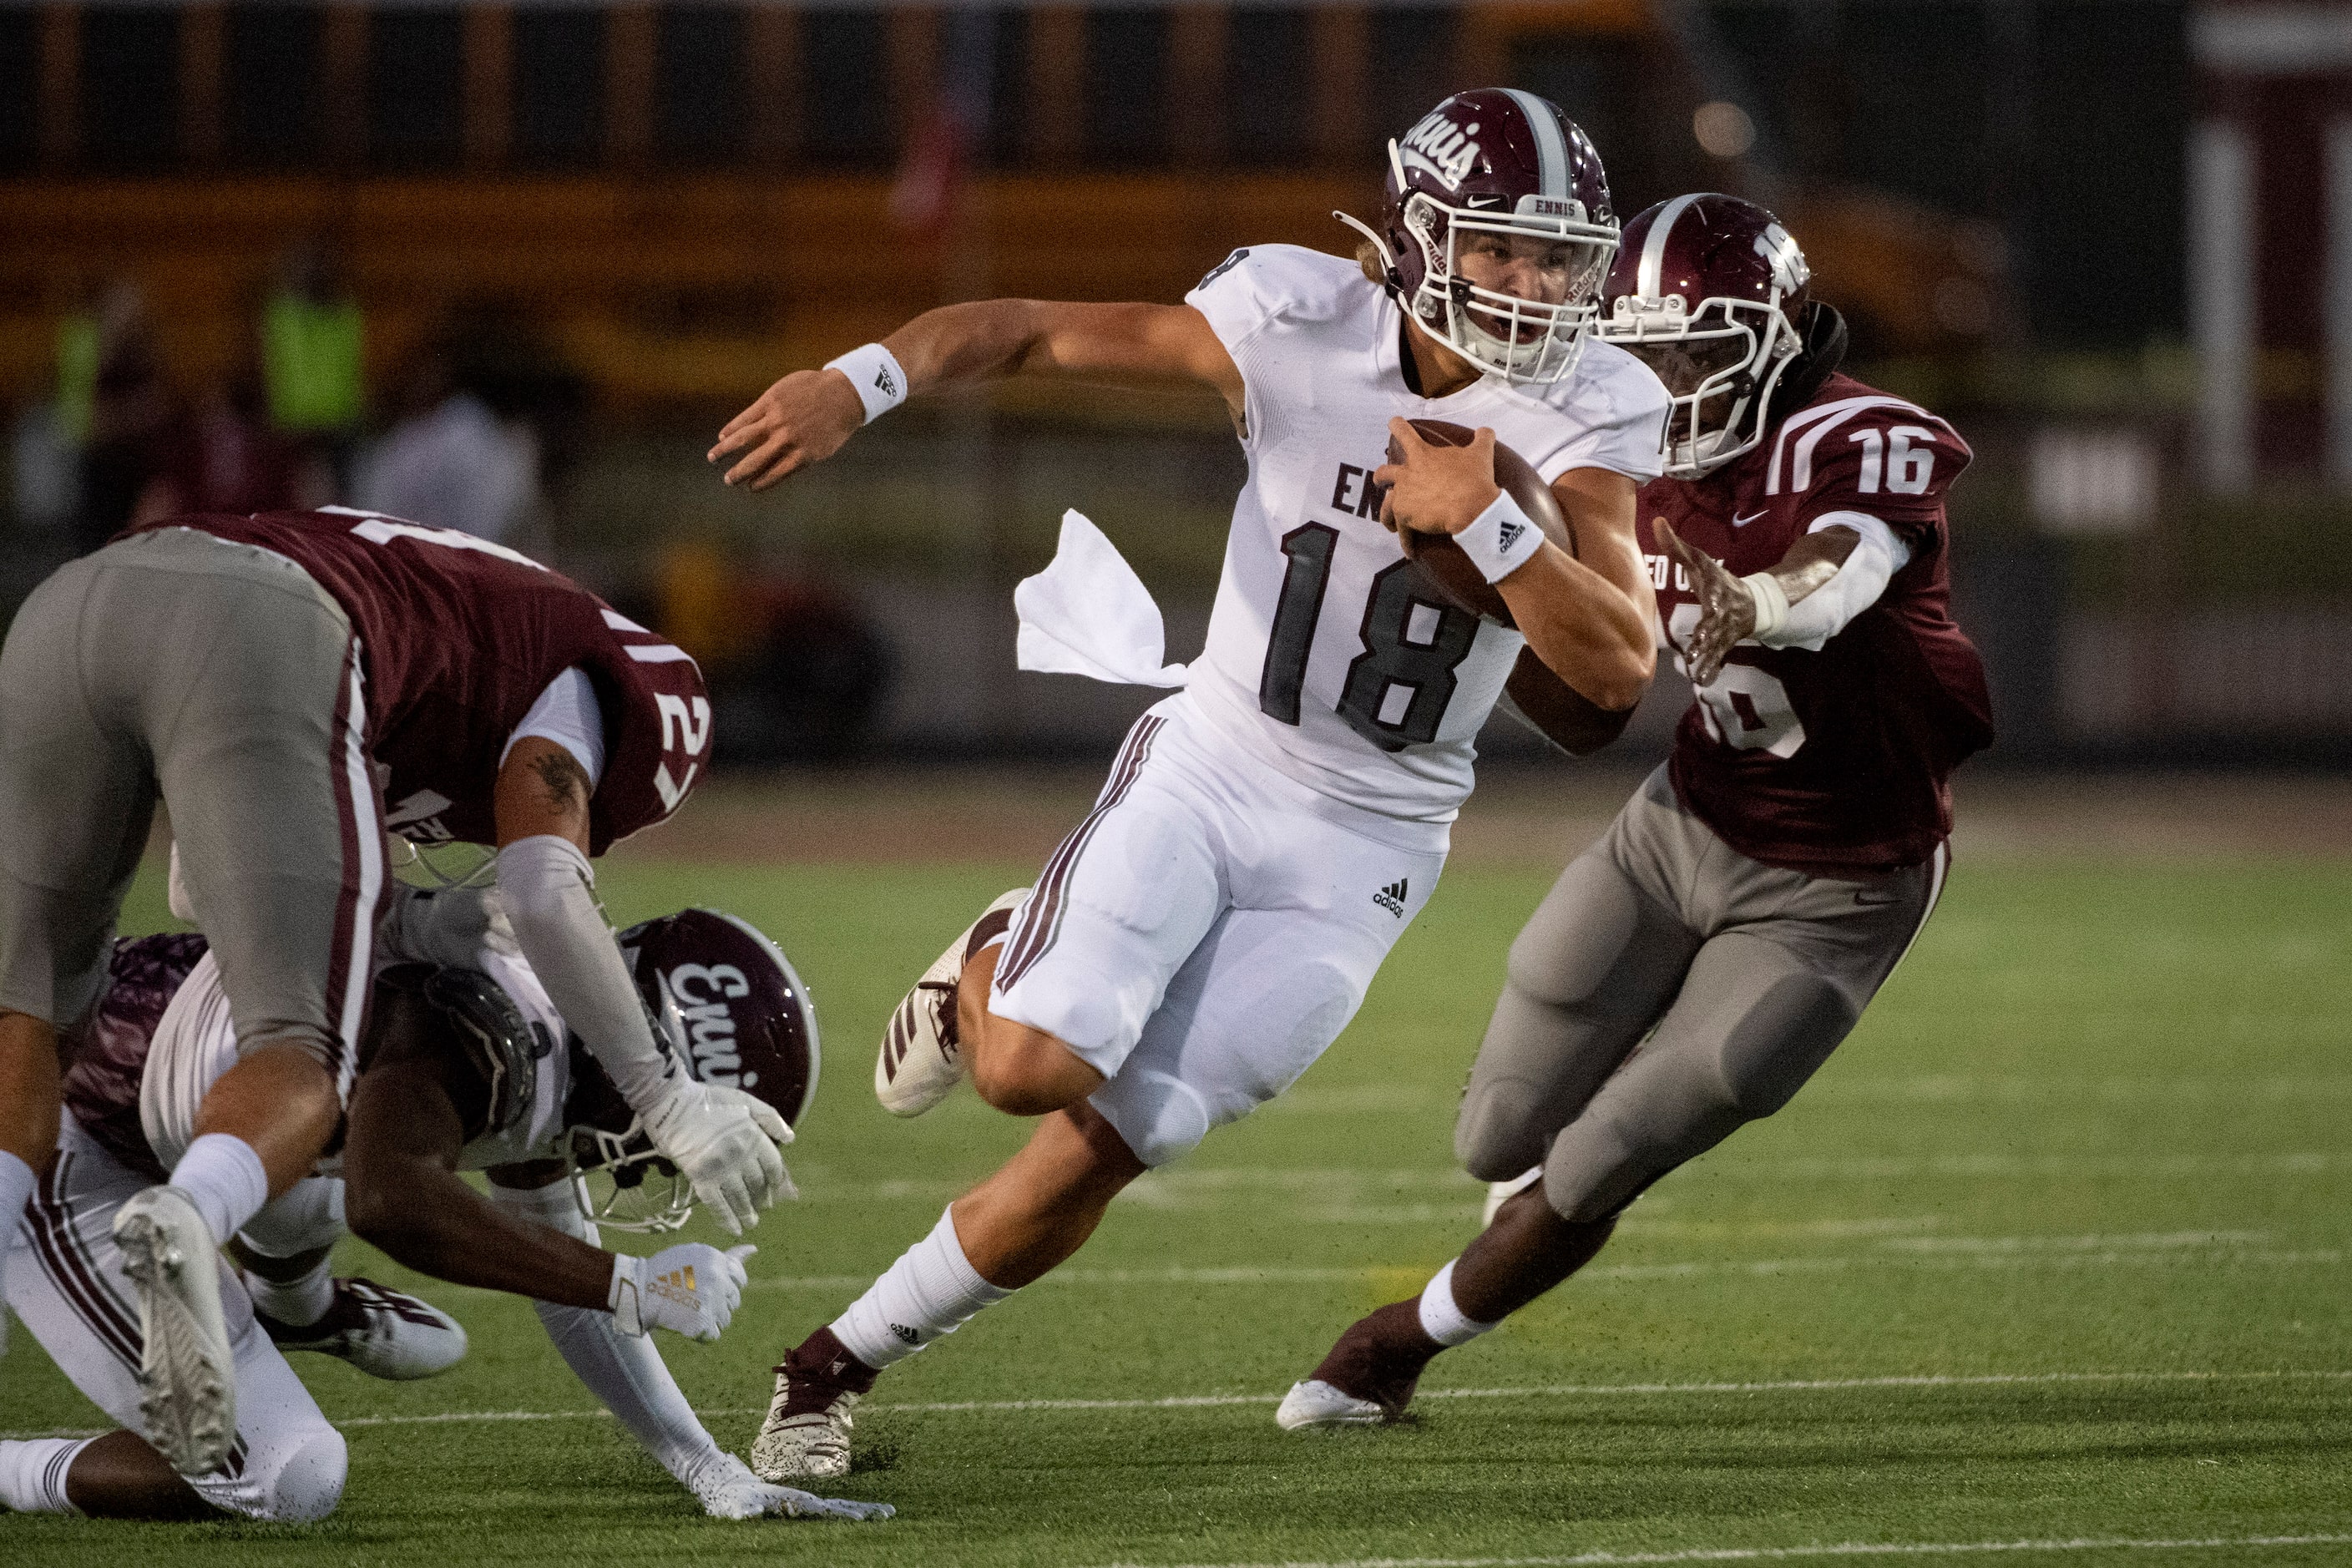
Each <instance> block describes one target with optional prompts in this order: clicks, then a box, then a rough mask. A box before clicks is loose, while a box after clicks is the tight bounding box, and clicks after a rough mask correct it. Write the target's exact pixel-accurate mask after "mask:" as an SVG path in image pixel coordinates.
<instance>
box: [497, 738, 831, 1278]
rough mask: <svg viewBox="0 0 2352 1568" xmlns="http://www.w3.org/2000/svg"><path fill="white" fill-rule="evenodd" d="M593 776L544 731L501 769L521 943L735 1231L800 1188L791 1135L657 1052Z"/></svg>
mask: <svg viewBox="0 0 2352 1568" xmlns="http://www.w3.org/2000/svg"><path fill="white" fill-rule="evenodd" d="M589 793H590V791H589V784H588V775H587V773H586V770H584V769H583V768H582V767H581V765H580V763H579V761H578V759H576V758H574V757H573V756H572V753H571V752H568V751H566V750H565V749H564V748H563V747H562V746H561V745H559V744H557V743H556V742H553V741H551V740H549V739H548V738H547V737H546V736H544V735H525V736H523V737H522V738H521V739H520V740H519V741H517V742H515V743H514V746H513V748H512V749H511V750H510V751H509V752H508V753H507V760H506V762H505V763H504V764H503V765H501V766H500V768H499V779H498V791H497V795H496V796H495V805H496V811H497V817H498V833H499V900H500V901H501V903H502V904H503V905H504V907H505V910H506V914H507V919H508V920H509V921H510V922H512V924H513V927H514V940H515V945H516V946H518V947H520V949H521V950H522V955H523V957H525V958H526V959H529V960H530V967H531V969H532V971H533V972H534V973H537V974H538V976H539V981H540V984H542V985H544V986H546V987H547V994H548V998H549V999H550V1000H551V1001H552V1002H553V1003H554V1004H555V1007H556V1011H557V1012H559V1013H561V1014H562V1015H563V1018H564V1021H565V1022H566V1023H567V1024H569V1025H571V1026H572V1028H573V1029H575V1030H577V1031H578V1032H579V1035H580V1037H581V1038H582V1039H583V1040H585V1041H586V1042H587V1044H588V1048H589V1050H590V1051H592V1052H593V1053H594V1055H595V1058H596V1060H597V1061H598V1062H599V1063H600V1064H602V1065H603V1067H604V1070H605V1071H606V1072H607V1073H609V1074H611V1075H612V1079H613V1083H614V1087H615V1088H617V1089H619V1090H620V1091H621V1098H622V1099H624V1100H627V1101H628V1103H629V1108H630V1109H631V1110H635V1112H636V1113H637V1114H638V1115H639V1116H641V1117H643V1118H644V1119H645V1126H646V1132H647V1133H648V1134H649V1135H650V1136H651V1137H652V1138H653V1141H654V1144H655V1146H656V1148H658V1149H659V1150H660V1151H661V1152H662V1153H663V1155H664V1156H665V1157H667V1159H668V1160H669V1161H670V1162H671V1163H673V1164H675V1165H677V1168H678V1169H679V1170H681V1171H684V1172H685V1173H686V1174H687V1179H688V1181H690V1182H692V1183H693V1184H694V1194H695V1196H696V1197H697V1198H698V1199H699V1200H700V1201H702V1202H703V1203H706V1204H708V1205H709V1206H710V1209H711V1212H712V1214H713V1215H716V1216H717V1218H718V1220H719V1223H720V1224H721V1225H723V1226H726V1227H727V1228H728V1230H729V1231H730V1232H731V1233H733V1234H734V1235H737V1236H740V1235H742V1234H743V1232H744V1230H745V1229H747V1228H748V1227H750V1226H755V1225H757V1224H759V1223H760V1210H761V1209H762V1208H765V1207H766V1206H767V1205H770V1204H772V1203H773V1202H775V1201H776V1199H777V1198H779V1197H781V1196H782V1195H784V1194H786V1193H789V1192H790V1191H791V1190H792V1180H791V1178H790V1177H789V1176H788V1175H786V1174H785V1172H784V1160H783V1156H782V1154H779V1153H778V1152H776V1146H777V1145H778V1144H780V1143H788V1142H792V1130H791V1129H790V1128H789V1127H787V1126H785V1125H784V1121H783V1118H782V1116H781V1115H779V1114H777V1112H776V1110H775V1108H774V1107H772V1106H771V1105H769V1104H768V1103H767V1102H766V1101H764V1100H759V1099H757V1098H756V1097H754V1096H752V1095H750V1094H746V1093H744V1092H743V1091H742V1090H740V1089H732V1088H729V1087H727V1086H725V1085H722V1084H704V1083H698V1082H696V1081H695V1080H694V1079H693V1078H691V1077H690V1076H688V1074H686V1073H684V1072H680V1071H676V1070H673V1068H672V1066H671V1064H670V1062H669V1061H668V1059H667V1058H665V1057H664V1056H663V1055H662V1053H661V1052H660V1050H659V1049H657V1048H656V1046H655V1044H654V1036H653V1026H652V1025H650V1024H649V1023H647V1022H646V1013H645V1005H644V1003H643V1002H642V1001H640V1000H639V998H638V995H637V990H636V986H635V983H634V982H632V981H631V980H630V978H629V971H628V967H627V965H626V964H625V963H623V962H622V959H621V950H620V947H619V945H618V944H617V943H615V942H614V940H613V932H612V930H611V928H610V927H608V926H607V925H605V923H604V910H602V909H601V908H600V907H599V906H598V904H597V902H596V873H595V870H594V868H593V867H592V866H591V865H590V864H589V861H588V855H587V849H588V797H589Z"/></svg>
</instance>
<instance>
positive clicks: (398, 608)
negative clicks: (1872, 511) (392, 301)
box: [154, 507, 710, 855]
mask: <svg viewBox="0 0 2352 1568" xmlns="http://www.w3.org/2000/svg"><path fill="white" fill-rule="evenodd" d="M154 526H156V527H159V528H194V529H201V530H203V531H205V532H206V533H211V534H215V535H217V536H218V537H220V538H222V539H227V540H234V541H236V542H239V543H243V544H256V545H259V546H261V547H262V548H264V549H267V550H272V551H275V552H278V554H280V555H283V556H286V557H288V558H289V559H290V560H292V561H293V562H294V563H297V564H298V565H299V566H300V567H301V568H302V569H303V570H304V571H306V572H308V573H309V574H310V575H311V577H312V578H313V579H315V580H316V581H317V582H318V584H319V585H320V587H322V588H324V589H326V591H327V592H328V593H329V594H330V595H333V597H334V599H335V601H336V602H337V603H338V604H340V605H342V607H343V609H344V611H345V612H346V613H347V614H349V615H350V616H351V618H352V629H353V630H354V631H355V632H356V633H357V635H358V637H359V641H360V654H361V658H362V670H363V673H364V695H365V699H366V702H367V712H368V744H369V752H370V754H371V755H372V756H373V757H374V759H375V761H376V763H378V765H379V766H380V768H383V769H386V770H389V773H390V776H389V779H388V781H387V782H386V783H385V784H384V791H383V795H384V802H385V815H384V826H386V827H388V828H390V829H391V830H392V831H394V833H398V834H400V835H402V836H403V837H406V838H409V839H411V840H414V841H415V842H418V843H425V844H432V843H442V842H446V841H448V840H452V839H457V840H463V841H465V842H468V843H475V844H494V843H496V842H497V841H498V833H497V826H496V824H495V822H494V821H493V818H492V814H491V791H492V787H493V786H494V784H496V782H497V779H498V771H499V760H500V753H501V752H503V751H504V750H505V748H506V743H507V738H508V737H509V736H510V735H512V734H513V733H514V731H515V728H516V726H518V725H519V724H520V723H521V722H522V720H523V716H524V715H525V714H526V713H528V712H529V711H530V705H531V704H532V703H533V702H535V701H537V700H539V695H540V693H541V691H544V690H545V689H547V686H548V683H549V682H550V681H551V680H553V679H555V678H556V677H557V676H559V675H561V674H562V673H563V672H564V671H565V670H566V669H569V668H572V666H574V665H578V666H579V667H580V668H583V669H584V670H586V671H587V672H588V677H589V679H590V680H591V681H592V682H593V684H594V686H595V689H596V699H597V704H598V707H599V708H600V709H601V710H602V712H603V717H604V775H603V777H602V778H601V779H600V780H599V781H598V783H597V785H596V792H595V794H594V795H593V797H592V798H591V799H590V801H589V805H588V823H589V844H588V852H589V853H590V854H592V855H602V854H603V853H604V851H605V850H606V849H607V848H609V847H611V846H612V845H613V844H614V842H615V841H617V840H619V839H622V838H625V837H628V836H629V835H630V834H632V833H635V832H636V831H637V830H638V829H639V828H643V827H649V826H652V825H653V824H655V823H656V822H659V821H661V820H663V819H664V818H665V817H667V816H669V814H670V813H672V812H674V811H676V810H677V808H678V805H680V803H682V802H683V801H684V800H685V799H686V796H687V793H688V791H689V790H691V789H692V788H693V787H694V785H695V783H696V782H697V780H698V778H699V777H700V776H701V773H702V770H703V768H704V767H705V766H706V765H707V763H709V747H710V698H709V693H708V692H707V691H706V690H705V689H704V687H703V684H702V672H701V671H700V670H699V669H698V668H696V667H695V663H694V660H693V659H691V658H688V656H687V654H686V653H685V651H684V650H683V649H681V648H678V647H674V646H672V645H671V644H669V643H667V642H665V641H663V640H662V639H661V638H660V637H657V636H656V635H655V634H654V633H652V632H649V631H647V630H646V628H645V627H643V626H638V625H637V624H636V623H635V622H634V621H632V620H630V619H629V618H628V617H627V616H623V615H620V614H619V613H617V612H616V611H614V610H613V609H612V608H610V607H609V606H607V605H605V603H604V601H603V600H602V599H599V598H598V597H596V595H593V594H591V593H590V592H588V590H587V589H585V588H583V587H581V586H580V585H579V584H576V583H574V582H572V580H571V579H570V578H568V577H565V576H563V575H562V574H560V573H555V572H551V571H549V570H548V569H547V568H546V567H544V566H541V565H540V564H539V563H537V562H535V561H532V560H531V559H530V557H529V556H526V555H521V554H518V553H517V552H514V551H511V550H509V549H506V548H505V547H503V546H501V545H497V544H492V543H490V542H488V541H486V540H481V539H477V538H475V537H474V536H473V535H472V534H469V533H460V532H458V531H457V530H455V529H447V528H427V527H425V526H424V525H423V524H421V523H414V522H403V521H399V520H397V519H394V518H386V517H378V516H375V515H373V514H372V513H367V512H360V511H353V510H348V509H345V508H342V507H330V508H327V509H326V510H322V511H303V512H261V513H257V514H256V515H254V516H251V517H230V516H226V515H219V514H205V515H200V516H189V517H174V518H167V519H165V520H163V521H162V522H159V523H157V524H155V525H154Z"/></svg>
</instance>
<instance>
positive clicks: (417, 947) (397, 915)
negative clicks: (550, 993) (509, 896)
mask: <svg viewBox="0 0 2352 1568" xmlns="http://www.w3.org/2000/svg"><path fill="white" fill-rule="evenodd" d="M383 946H384V951H385V952H388V953H390V954H391V955H392V956H394V957H395V958H408V959H415V960H416V961H418V962H419V963H437V964H439V965H441V966H442V967H444V968H446V969H476V968H478V967H480V965H481V962H482V959H481V953H482V950H483V949H484V948H488V949H489V950H490V951H491V952H503V953H513V952H520V949H519V948H517V947H516V945H515V934H514V927H513V925H512V924H510V923H509V921H508V920H507V913H506V910H504V909H503V908H501V907H500V906H499V895H498V889H495V888H440V889H434V890H432V891H429V892H428V891H426V890H425V889H422V888H412V887H410V886H409V885H408V884H407V883H405V882H399V883H395V884H394V887H393V890H392V897H391V898H390V900H387V905H386V908H385V910H384V915H383Z"/></svg>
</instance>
